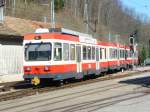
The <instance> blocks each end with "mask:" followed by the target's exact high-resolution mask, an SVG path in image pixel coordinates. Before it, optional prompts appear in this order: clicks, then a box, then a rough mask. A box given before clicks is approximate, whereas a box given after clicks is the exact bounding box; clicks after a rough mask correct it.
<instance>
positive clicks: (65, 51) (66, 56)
mask: <svg viewBox="0 0 150 112" xmlns="http://www.w3.org/2000/svg"><path fill="white" fill-rule="evenodd" d="M63 59H64V60H65V61H67V60H69V44H67V43H64V44H63Z"/></svg>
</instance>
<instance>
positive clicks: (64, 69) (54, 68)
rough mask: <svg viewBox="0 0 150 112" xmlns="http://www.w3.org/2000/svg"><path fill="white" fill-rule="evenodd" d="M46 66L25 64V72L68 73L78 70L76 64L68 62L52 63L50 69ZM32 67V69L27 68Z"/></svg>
mask: <svg viewBox="0 0 150 112" xmlns="http://www.w3.org/2000/svg"><path fill="white" fill-rule="evenodd" d="M45 67H46V66H25V67H24V74H57V73H68V72H76V71H77V66H76V64H66V65H50V66H47V67H48V70H45ZM28 68H31V70H30V71H29V70H27V69H28Z"/></svg>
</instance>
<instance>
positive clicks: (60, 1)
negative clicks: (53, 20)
mask: <svg viewBox="0 0 150 112" xmlns="http://www.w3.org/2000/svg"><path fill="white" fill-rule="evenodd" d="M54 4H55V11H59V10H61V9H62V8H63V7H64V0H54Z"/></svg>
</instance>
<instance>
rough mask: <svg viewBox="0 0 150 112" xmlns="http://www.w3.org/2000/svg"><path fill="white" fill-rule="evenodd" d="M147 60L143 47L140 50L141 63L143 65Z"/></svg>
mask: <svg viewBox="0 0 150 112" xmlns="http://www.w3.org/2000/svg"><path fill="white" fill-rule="evenodd" d="M146 58H147V52H146V49H145V47H144V46H143V48H142V50H141V62H142V63H144V60H145V59H146Z"/></svg>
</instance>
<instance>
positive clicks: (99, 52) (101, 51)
mask: <svg viewBox="0 0 150 112" xmlns="http://www.w3.org/2000/svg"><path fill="white" fill-rule="evenodd" d="M99 53H100V59H102V48H100V52H99Z"/></svg>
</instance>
